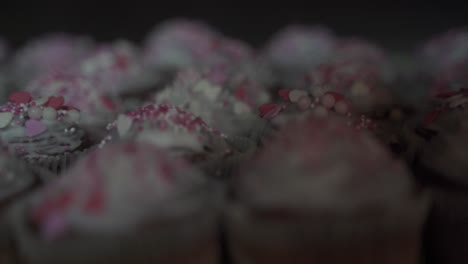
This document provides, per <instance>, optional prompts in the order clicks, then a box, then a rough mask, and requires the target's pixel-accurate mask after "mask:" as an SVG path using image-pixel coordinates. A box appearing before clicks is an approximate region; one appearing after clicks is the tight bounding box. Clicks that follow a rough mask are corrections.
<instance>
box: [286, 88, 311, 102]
mask: <svg viewBox="0 0 468 264" xmlns="http://www.w3.org/2000/svg"><path fill="white" fill-rule="evenodd" d="M306 95H307V92H306V91H303V90H292V91H291V92H289V100H291V102H297V101H299V98H301V97H302V96H306Z"/></svg>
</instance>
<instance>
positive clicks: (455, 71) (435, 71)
mask: <svg viewBox="0 0 468 264" xmlns="http://www.w3.org/2000/svg"><path fill="white" fill-rule="evenodd" d="M418 53H419V54H418V55H419V62H420V69H421V71H422V73H423V74H424V75H425V76H426V78H427V79H428V81H429V82H430V83H431V86H430V90H431V92H432V93H433V94H437V93H441V92H450V91H457V90H459V89H460V88H466V87H467V85H468V77H467V76H468V28H456V29H452V30H449V31H447V32H444V33H442V34H439V35H437V36H434V37H433V38H431V39H430V40H428V41H426V43H424V45H423V46H422V47H421V49H420V50H419V52H418Z"/></svg>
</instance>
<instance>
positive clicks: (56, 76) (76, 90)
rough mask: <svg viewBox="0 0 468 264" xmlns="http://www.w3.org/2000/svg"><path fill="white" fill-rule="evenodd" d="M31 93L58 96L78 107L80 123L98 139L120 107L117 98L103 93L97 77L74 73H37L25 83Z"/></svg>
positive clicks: (71, 105) (68, 103) (103, 90)
mask: <svg viewBox="0 0 468 264" xmlns="http://www.w3.org/2000/svg"><path fill="white" fill-rule="evenodd" d="M27 90H28V91H30V92H31V93H32V94H33V95H35V96H43V97H48V96H51V95H58V96H62V97H63V99H64V104H66V105H68V106H70V107H74V108H77V109H80V111H81V112H80V113H81V115H80V121H81V125H82V126H83V127H85V128H86V129H87V130H88V132H90V133H91V134H92V136H93V138H98V139H100V138H101V137H102V136H103V134H104V133H105V126H106V125H107V123H109V122H111V121H112V120H113V119H114V118H115V117H116V116H117V113H118V112H119V111H120V110H123V109H122V108H123V106H122V105H121V101H120V100H119V99H118V98H116V97H114V96H112V95H111V94H109V93H107V91H106V90H105V88H103V84H102V83H100V82H99V80H97V79H94V78H91V77H85V76H84V75H80V74H77V73H74V72H66V71H56V72H51V73H49V74H46V75H43V76H40V77H39V78H37V79H35V80H34V81H33V82H31V83H30V85H28V87H27Z"/></svg>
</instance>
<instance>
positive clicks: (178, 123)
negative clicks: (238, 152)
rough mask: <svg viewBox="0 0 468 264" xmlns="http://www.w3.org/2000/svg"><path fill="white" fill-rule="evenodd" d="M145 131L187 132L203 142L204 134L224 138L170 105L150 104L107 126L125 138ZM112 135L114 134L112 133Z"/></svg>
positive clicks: (188, 113) (203, 123) (102, 142)
mask: <svg viewBox="0 0 468 264" xmlns="http://www.w3.org/2000/svg"><path fill="white" fill-rule="evenodd" d="M145 129H150V130H152V129H156V130H160V131H174V132H186V133H189V134H192V135H196V138H197V139H198V140H200V141H203V140H204V138H203V135H204V133H206V134H210V135H218V136H223V135H222V134H221V133H220V132H219V131H217V130H214V129H213V128H211V127H210V126H208V125H207V124H206V123H205V122H204V121H203V120H202V119H201V118H199V117H197V116H195V115H193V114H192V113H190V112H188V111H185V110H183V109H182V108H180V107H177V106H171V105H168V104H149V105H146V106H144V107H141V108H139V109H136V110H133V111H130V112H128V113H127V114H126V115H120V116H119V118H118V119H117V120H115V121H114V122H112V123H109V124H108V125H107V130H108V131H111V130H117V132H118V135H119V137H121V138H123V137H125V136H127V134H129V133H130V132H131V130H132V131H133V132H136V133H138V132H142V131H144V130H145ZM110 134H112V133H110ZM110 140H112V136H111V135H108V136H106V137H105V138H104V140H102V141H101V143H100V144H99V147H101V148H102V147H103V146H104V145H105V144H106V143H107V142H108V141H110Z"/></svg>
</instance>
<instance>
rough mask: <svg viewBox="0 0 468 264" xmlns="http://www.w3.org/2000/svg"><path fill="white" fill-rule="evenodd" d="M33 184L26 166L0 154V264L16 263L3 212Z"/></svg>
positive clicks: (6, 155) (32, 175)
mask: <svg viewBox="0 0 468 264" xmlns="http://www.w3.org/2000/svg"><path fill="white" fill-rule="evenodd" d="M35 183H36V177H35V175H34V173H33V172H32V171H31V170H30V169H29V168H28V167H27V165H26V164H23V163H22V162H20V161H19V160H16V159H15V158H13V157H11V156H10V155H8V154H7V153H6V152H0V263H5V264H10V263H16V262H15V261H16V256H15V251H14V250H13V247H12V241H11V233H10V232H11V230H10V229H9V228H8V226H7V224H6V219H5V217H4V215H5V211H6V210H7V209H8V208H9V206H11V205H12V204H14V202H15V201H17V200H18V199H19V198H20V197H22V196H24V195H25V194H26V193H28V192H29V191H30V190H31V189H32V187H33V186H34V185H35Z"/></svg>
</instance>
